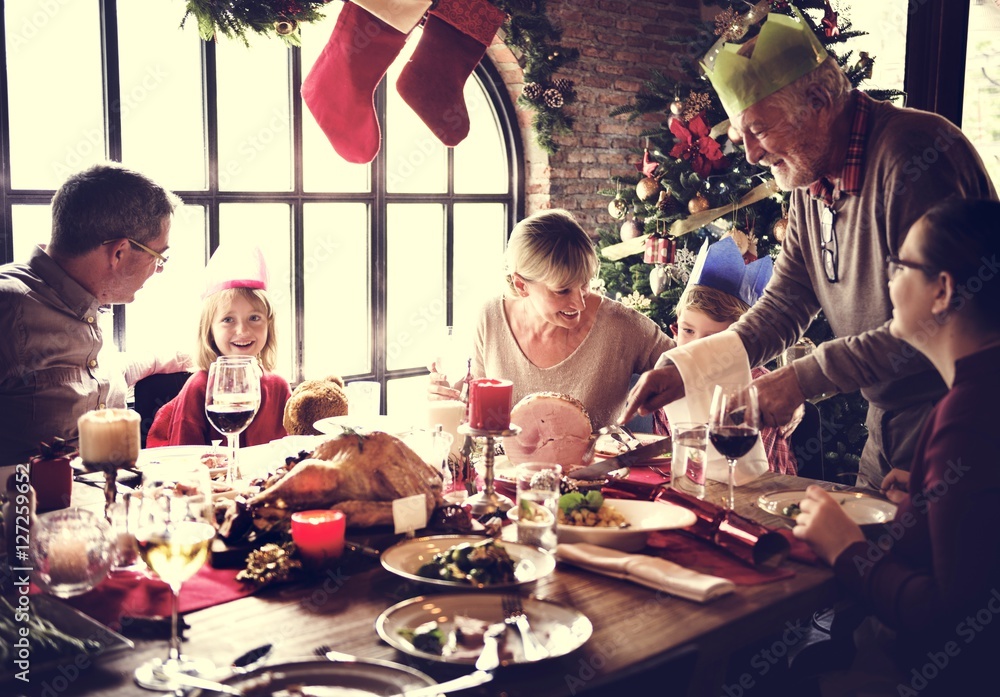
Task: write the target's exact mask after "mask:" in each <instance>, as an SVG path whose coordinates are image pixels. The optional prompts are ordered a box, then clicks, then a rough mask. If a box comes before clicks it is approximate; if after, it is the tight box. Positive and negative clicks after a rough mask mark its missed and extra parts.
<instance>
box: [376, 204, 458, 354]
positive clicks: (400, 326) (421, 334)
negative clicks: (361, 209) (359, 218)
mask: <svg viewBox="0 0 1000 697" xmlns="http://www.w3.org/2000/svg"><path fill="white" fill-rule="evenodd" d="M387 209H388V210H387V218H386V220H387V230H386V249H387V256H388V259H387V269H386V332H387V333H386V339H387V345H386V367H387V368H388V369H389V370H399V369H401V368H416V367H423V366H426V365H427V364H428V362H429V361H430V359H431V358H432V357H433V356H432V352H433V351H434V348H435V347H434V337H436V336H439V335H440V333H441V332H440V329H441V327H442V326H443V324H444V317H445V299H444V268H445V267H444V207H443V206H441V205H439V204H394V205H390V206H388V207H387Z"/></svg>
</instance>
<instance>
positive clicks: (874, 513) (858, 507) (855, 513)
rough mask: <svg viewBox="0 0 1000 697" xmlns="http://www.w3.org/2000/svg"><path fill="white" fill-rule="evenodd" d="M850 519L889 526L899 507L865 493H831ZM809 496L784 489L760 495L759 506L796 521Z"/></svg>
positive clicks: (861, 522)
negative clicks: (805, 499)
mask: <svg viewBox="0 0 1000 697" xmlns="http://www.w3.org/2000/svg"><path fill="white" fill-rule="evenodd" d="M829 494H830V496H832V497H833V498H834V500H836V501H837V503H839V504H840V505H841V506H842V507H843V509H844V512H845V513H847V517H848V518H850V519H851V520H853V521H854V522H855V523H857V524H858V525H878V524H881V523H888V522H890V521H891V520H892V519H893V518H895V517H896V504H894V503H893V502H892V501H886V500H885V499H883V498H880V497H878V496H875V495H874V494H868V493H865V492H863V491H831V492H829ZM805 497H806V491H805V489H782V490H780V491H772V492H770V493H767V494H761V496H760V497H759V498H758V499H757V506H758V507H759V508H761V509H762V510H765V511H767V512H768V513H773V514H774V515H778V516H781V517H782V518H789V519H791V520H795V517H796V516H797V515H798V514H799V513H801V512H802V510H801V509H800V508H799V503H800V502H801V501H802V499H804V498H805Z"/></svg>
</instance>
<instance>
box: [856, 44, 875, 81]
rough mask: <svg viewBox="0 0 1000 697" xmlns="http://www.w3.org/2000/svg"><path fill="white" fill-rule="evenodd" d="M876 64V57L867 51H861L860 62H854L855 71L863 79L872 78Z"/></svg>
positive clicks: (859, 54)
mask: <svg viewBox="0 0 1000 697" xmlns="http://www.w3.org/2000/svg"><path fill="white" fill-rule="evenodd" d="M874 65H875V59H874V58H872V57H871V56H870V55H868V52H867V51H860V52H859V53H858V62H857V63H855V64H854V71H855V72H856V73H857V74H858V77H859V78H861V79H862V80H871V79H872V66H874Z"/></svg>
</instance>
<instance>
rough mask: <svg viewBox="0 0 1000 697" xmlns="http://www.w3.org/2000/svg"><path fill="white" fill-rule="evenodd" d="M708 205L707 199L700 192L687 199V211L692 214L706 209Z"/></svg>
mask: <svg viewBox="0 0 1000 697" xmlns="http://www.w3.org/2000/svg"><path fill="white" fill-rule="evenodd" d="M708 206H709V203H708V199H707V198H705V197H704V196H703V195H702V194H700V193H698V194H695V195H694V197H693V198H691V199H690V200H689V201H688V211H690V213H691V214H692V215H694V214H696V213H701V212H702V211H707V210H708Z"/></svg>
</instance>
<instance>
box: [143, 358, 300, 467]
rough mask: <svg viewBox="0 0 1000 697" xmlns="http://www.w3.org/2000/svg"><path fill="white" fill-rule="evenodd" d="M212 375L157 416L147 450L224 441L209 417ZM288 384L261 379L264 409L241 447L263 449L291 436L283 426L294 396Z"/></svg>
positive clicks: (269, 376) (197, 378) (194, 381)
mask: <svg viewBox="0 0 1000 697" xmlns="http://www.w3.org/2000/svg"><path fill="white" fill-rule="evenodd" d="M207 384H208V371H206V370H202V371H199V372H197V373H195V374H194V375H192V376H191V377H190V378H188V381H187V382H186V383H184V387H183V388H181V391H180V393H179V394H178V395H177V396H176V397H174V398H173V399H172V400H170V401H169V402H167V403H166V404H164V405H163V407H161V408H160V410H159V411H158V412H156V417H155V418H154V419H153V425H152V426H150V427H149V434H148V435H147V436H146V447H147V448H158V447H160V446H163V445H210V444H211V443H212V441H213V440H219V439H223V440H225V436H223V435H222V434H221V433H219V431H217V430H215V427H214V426H212V424H210V423H209V421H208V417H207V416H205V388H206V385H207ZM291 394H292V392H291V389H290V388H289V387H288V382H287V381H286V380H285V379H284V378H283V377H281V376H280V375H275V374H274V373H264V375H263V376H262V377H261V379H260V409H259V410H258V411H257V415H256V416H255V417H254V419H253V421H251V422H250V425H249V426H247V428H246V430H245V431H243V433H241V434H240V445H241V446H249V445H262V444H264V443H270V442H271V441H272V440H277V439H278V438H284V437H285V436H286V435H288V434H287V433H286V432H285V427H284V425H283V423H282V420H283V418H284V414H285V402H287V401H288V398H289V397H290V396H291Z"/></svg>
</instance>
